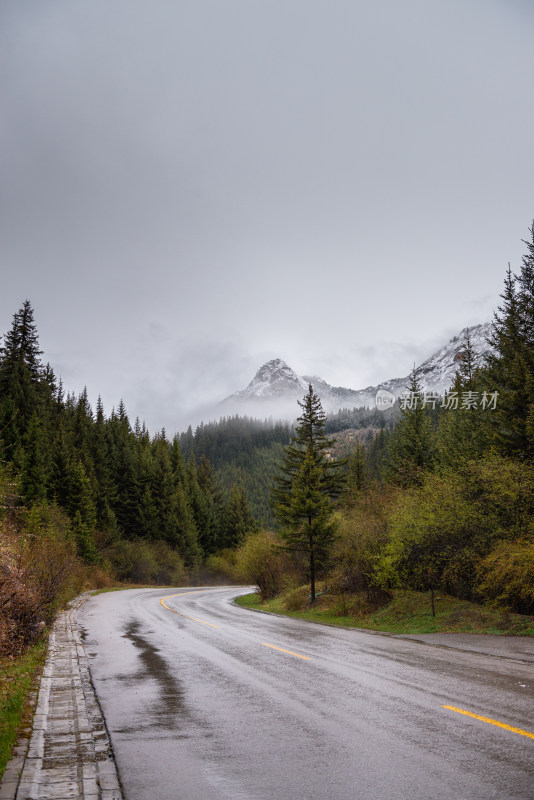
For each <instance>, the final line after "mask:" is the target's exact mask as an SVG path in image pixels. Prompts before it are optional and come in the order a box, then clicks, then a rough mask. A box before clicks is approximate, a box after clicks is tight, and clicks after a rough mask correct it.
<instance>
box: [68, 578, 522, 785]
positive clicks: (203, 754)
mask: <svg viewBox="0 0 534 800" xmlns="http://www.w3.org/2000/svg"><path fill="white" fill-rule="evenodd" d="M238 593H239V591H238V590H236V589H235V588H234V589H225V588H223V589H221V588H216V589H212V590H209V589H201V590H197V591H193V590H191V589H183V590H179V589H175V590H172V591H171V590H166V591H165V590H151V589H143V590H130V591H125V592H113V593H108V594H101V595H98V596H96V597H94V598H92V599H91V600H90V601H89V602H88V603H86V605H85V607H84V609H83V611H82V612H81V613H80V615H79V617H80V622H81V624H82V626H83V628H84V630H85V636H86V639H85V645H86V647H87V649H88V653H89V657H90V658H89V661H90V666H91V674H92V677H93V681H94V684H95V688H96V691H97V694H98V696H99V699H100V702H101V705H102V708H103V711H104V714H105V717H106V721H107V724H108V728H109V731H110V735H111V741H112V745H113V748H114V752H115V756H116V759H117V763H118V768H119V773H120V777H121V780H122V782H123V785H124V789H125V794H126V797H127V800H154V798H157V800H181V798H184V800H215V799H217V800H219V799H220V800H241V798H243V800H244V799H246V800H282V798H287V797H291V798H293V799H294V800H308V799H309V800H323V798H324V800H338V799H339V800H341V798H343V800H346V799H347V798H348V799H349V800H351V799H352V798H361V799H362V800H367V798H377V800H404V798H409V800H418V799H420V800H434V799H435V800H440V799H441V798H443V799H444V800H445V798H447V800H468V799H469V800H471V798H473V799H475V800H478V799H479V798H480V800H482V798H484V800H488V798H499V799H500V800H501V799H502V798H506V800H521V799H522V798H525V799H526V798H528V800H532V798H533V797H534V740H533V739H532V738H529V737H528V736H524V735H521V734H520V733H517V732H514V730H511V729H514V728H515V729H516V730H517V731H519V732H520V731H523V732H526V733H528V732H532V731H534V692H533V689H534V663H533V662H532V661H529V660H528V659H527V656H525V657H524V658H523V657H522V656H521V654H519V656H517V654H516V657H515V658H506V657H505V656H501V655H500V654H499V655H491V654H484V653H474V652H467V651H465V649H464V650H462V649H458V648H457V647H456V646H453V647H442V646H437V644H436V642H434V643H433V646H428V645H426V644H421V642H420V641H417V640H410V639H406V638H399V637H392V636H387V635H376V634H373V633H370V632H362V631H356V630H350V631H346V630H340V629H335V628H329V627H326V626H319V625H313V624H310V623H305V622H301V621H298V620H292V619H286V618H281V617H273V616H269V615H266V614H258V613H254V612H251V611H248V610H246V609H243V608H240V607H238V606H235V605H233V604H232V603H231V600H232V598H233V597H235V596H236V595H237V594H238ZM162 600H163V603H162V602H161V601H162ZM450 641H451V642H452V643H453V644H454V640H453V639H451V640H450ZM464 641H465V640H464ZM462 646H463V645H462V644H459V645H458V647H460V648H461V647H462ZM502 652H503V653H506V647H505V646H503V647H502ZM446 706H448V707H449V708H446ZM451 709H457V710H460V711H462V710H467V711H468V712H469V715H467V714H462V713H457V711H456V710H451ZM484 718H487V720H488V721H491V720H494V721H500V722H501V723H503V724H504V725H505V726H508V727H502V726H501V727H499V726H498V725H494V724H487V722H485V721H484Z"/></svg>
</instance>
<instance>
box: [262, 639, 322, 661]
mask: <svg viewBox="0 0 534 800" xmlns="http://www.w3.org/2000/svg"><path fill="white" fill-rule="evenodd" d="M262 645H263V646H264V647H270V648H272V649H273V650H280V652H281V653H289V655H290V656H296V657H297V658H303V659H304V660H305V661H311V658H310V657H309V656H301V655H300V654H299V653H294V652H293V650H284V648H283V647H276V645H274V644H267V642H262Z"/></svg>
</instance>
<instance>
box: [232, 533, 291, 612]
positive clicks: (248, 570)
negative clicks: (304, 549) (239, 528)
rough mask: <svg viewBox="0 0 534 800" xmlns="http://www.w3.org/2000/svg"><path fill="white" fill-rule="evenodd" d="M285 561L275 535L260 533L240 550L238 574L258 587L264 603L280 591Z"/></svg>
mask: <svg viewBox="0 0 534 800" xmlns="http://www.w3.org/2000/svg"><path fill="white" fill-rule="evenodd" d="M284 561H285V559H284V556H283V554H282V553H281V552H280V549H279V547H278V546H277V544H276V539H275V536H274V534H272V533H267V532H266V531H260V533H255V534H252V535H251V536H249V537H248V538H247V539H246V540H245V542H244V543H243V544H242V545H241V547H240V548H239V549H238V551H237V556H236V567H237V573H238V575H239V576H240V577H241V578H242V579H243V580H244V581H246V582H247V583H252V584H254V585H256V586H257V587H258V589H259V592H260V596H261V599H262V601H263V600H267V599H268V598H270V597H274V596H275V595H276V594H278V592H279V591H280V588H281V582H282V575H283V571H284Z"/></svg>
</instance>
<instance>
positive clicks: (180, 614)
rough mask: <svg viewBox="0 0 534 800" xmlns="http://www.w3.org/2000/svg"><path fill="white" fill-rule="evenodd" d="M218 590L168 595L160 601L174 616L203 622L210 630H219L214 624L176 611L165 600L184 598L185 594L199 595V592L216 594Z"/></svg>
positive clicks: (197, 590)
mask: <svg viewBox="0 0 534 800" xmlns="http://www.w3.org/2000/svg"><path fill="white" fill-rule="evenodd" d="M215 591H217V590H216V589H196V590H194V591H192V592H178V594H168V595H167V597H162V598H161V600H160V603H161V605H162V606H163V608H166V609H167V611H172V613H173V614H178V616H180V617H185V618H186V619H192V620H194V622H201V623H202V625H209V626H210V628H219V625H214V624H213V623H212V622H206V620H204V619H197V618H196V617H190V616H189V615H188V614H182V612H181V611H176V609H175V608H171V607H170V606H168V605H167V604H166V603H165V600H170V599H171V597H182V596H183V595H184V594H198V593H199V592H215Z"/></svg>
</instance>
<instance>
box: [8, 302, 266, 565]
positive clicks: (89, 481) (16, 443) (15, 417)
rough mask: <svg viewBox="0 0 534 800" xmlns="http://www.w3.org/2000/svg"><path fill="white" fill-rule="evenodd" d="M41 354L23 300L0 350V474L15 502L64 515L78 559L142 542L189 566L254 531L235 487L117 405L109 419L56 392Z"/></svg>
mask: <svg viewBox="0 0 534 800" xmlns="http://www.w3.org/2000/svg"><path fill="white" fill-rule="evenodd" d="M41 356H42V352H41V350H40V347H39V339H38V333H37V328H36V324H35V321H34V312H33V309H32V307H31V304H30V302H29V301H26V302H25V303H24V305H23V306H22V308H21V309H20V310H19V311H18V312H17V313H16V314H15V315H14V318H13V324H12V327H11V329H10V330H9V331H8V332H7V333H6V335H5V337H4V340H3V344H2V347H1V349H0V436H1V447H2V451H1V452H2V469H3V470H4V472H6V471H9V474H10V476H11V478H12V479H13V481H15V482H16V497H14V499H13V503H14V504H17V503H18V504H20V506H21V507H24V508H29V507H32V506H36V505H40V506H41V507H44V506H46V505H48V506H54V507H56V508H57V509H59V510H61V511H62V512H63V513H64V514H66V515H67V516H68V519H69V525H70V529H71V532H72V537H73V540H74V541H75V543H76V549H77V553H78V555H79V556H80V558H81V559H83V561H84V562H86V563H89V564H94V563H97V562H98V561H99V560H100V558H101V553H102V552H106V548H108V549H110V552H111V553H112V554H113V553H115V554H117V553H119V551H120V547H118V546H117V545H118V543H119V542H121V541H124V542H132V541H139V540H145V541H147V542H160V543H162V544H165V545H167V546H168V547H169V548H171V549H172V550H173V551H174V552H176V553H177V554H178V555H179V556H180V558H181V559H182V560H183V563H184V564H185V566H186V567H187V568H189V569H194V568H195V567H197V566H198V565H199V563H200V562H201V560H202V559H203V558H204V557H205V556H207V555H209V554H210V553H213V552H216V551H217V550H220V549H222V548H225V547H234V546H235V545H236V544H238V543H239V541H241V539H242V538H243V536H244V534H245V532H247V531H249V530H251V529H254V527H255V522H254V520H253V517H252V514H251V512H250V509H249V507H248V504H247V501H246V498H245V495H244V491H243V489H242V488H241V487H238V486H237V485H232V486H230V487H228V492H226V493H223V491H222V490H221V488H220V487H219V485H218V483H217V481H216V480H215V477H214V474H213V469H212V466H211V464H210V462H209V460H208V459H207V458H206V455H205V454H204V452H203V451H202V449H199V451H198V458H196V457H195V452H194V450H193V449H191V448H189V450H188V454H187V457H185V458H184V455H183V454H182V450H181V447H180V442H179V439H178V437H175V438H174V439H173V440H172V441H169V440H168V438H167V436H166V434H165V431H164V430H163V431H161V432H160V433H158V434H156V435H155V436H150V434H149V433H148V431H147V430H146V428H145V426H144V425H142V424H140V422H139V420H138V419H137V420H136V421H135V423H134V424H133V426H132V425H131V424H130V421H129V419H128V415H127V412H126V408H125V405H124V403H123V401H122V400H121V401H120V403H119V405H118V407H117V409H114V410H112V412H111V414H110V415H109V416H106V415H105V412H104V408H103V406H102V403H101V401H100V399H99V400H98V403H97V407H96V410H95V412H93V410H92V409H91V407H90V405H89V402H88V399H87V391H86V390H84V391H83V392H82V393H81V394H80V395H79V396H78V397H75V396H74V395H73V394H67V395H65V394H64V391H63V387H62V384H61V381H58V380H57V379H56V377H55V375H54V371H53V369H52V367H51V366H50V365H49V364H44V363H43V362H42V360H41ZM185 441H186V442H187V436H186V437H185ZM204 449H205V448H204ZM214 453H215V451H214ZM113 548H114V549H113ZM123 550H124V551H125V552H126V551H127V548H123ZM119 560H120V559H119Z"/></svg>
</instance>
